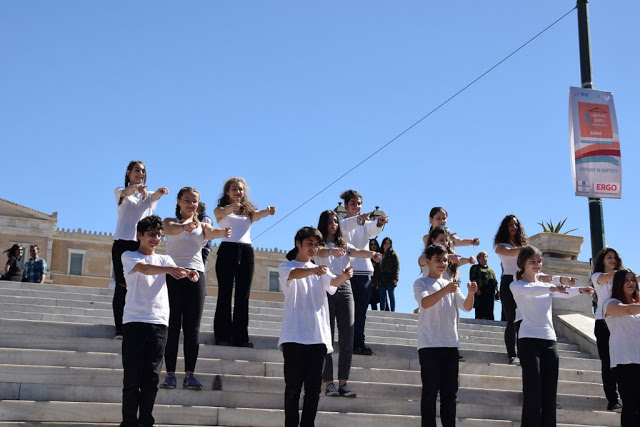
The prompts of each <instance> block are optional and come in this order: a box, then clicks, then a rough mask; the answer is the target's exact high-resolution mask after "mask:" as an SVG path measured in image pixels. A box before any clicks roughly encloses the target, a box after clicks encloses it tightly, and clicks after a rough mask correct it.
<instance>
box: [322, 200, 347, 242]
mask: <svg viewBox="0 0 640 427" xmlns="http://www.w3.org/2000/svg"><path fill="white" fill-rule="evenodd" d="M331 215H333V216H335V217H336V219H337V220H338V229H337V230H336V236H335V241H334V242H333V243H334V244H335V245H336V247H338V248H343V249H346V248H347V242H345V241H344V239H343V238H342V229H341V228H340V219H339V218H338V214H337V213H335V211H332V210H331V209H329V210H326V211H324V212H322V213H321V214H320V218H319V219H318V231H319V232H320V233H321V234H322V236H323V238H322V240H321V241H322V243H323V244H324V245H325V246H326V245H327V243H329V242H327V240H326V239H327V238H328V237H329V218H331Z"/></svg>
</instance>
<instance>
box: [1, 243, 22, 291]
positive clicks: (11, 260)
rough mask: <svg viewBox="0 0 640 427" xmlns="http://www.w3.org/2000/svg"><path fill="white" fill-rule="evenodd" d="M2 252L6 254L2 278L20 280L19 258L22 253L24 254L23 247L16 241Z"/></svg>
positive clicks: (13, 280)
mask: <svg viewBox="0 0 640 427" xmlns="http://www.w3.org/2000/svg"><path fill="white" fill-rule="evenodd" d="M4 253H6V254H7V263H6V264H5V265H4V272H3V276H2V280H10V281H12V282H20V281H22V268H21V267H20V260H21V259H22V255H24V248H23V247H22V246H20V245H19V244H17V243H16V244H14V245H13V246H11V248H9V249H7V250H6V251H4Z"/></svg>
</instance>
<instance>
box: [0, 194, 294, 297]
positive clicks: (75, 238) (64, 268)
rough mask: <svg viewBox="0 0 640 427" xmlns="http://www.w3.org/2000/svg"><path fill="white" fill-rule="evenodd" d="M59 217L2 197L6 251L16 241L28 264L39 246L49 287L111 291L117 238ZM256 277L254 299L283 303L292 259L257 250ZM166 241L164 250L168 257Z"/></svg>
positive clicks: (213, 291)
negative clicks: (65, 225)
mask: <svg viewBox="0 0 640 427" xmlns="http://www.w3.org/2000/svg"><path fill="white" fill-rule="evenodd" d="M57 223H58V213H57V212H53V213H52V214H47V213H44V212H40V211H37V210H35V209H31V208H28V207H26V206H22V205H19V204H16V203H13V202H10V201H8V200H4V199H0V248H1V249H2V250H4V249H8V248H9V247H11V245H13V244H14V243H19V244H21V245H23V246H24V247H25V257H23V259H22V260H21V263H22V264H24V262H25V261H26V259H28V254H29V251H28V247H29V245H33V244H37V245H38V247H39V248H40V256H41V257H42V258H44V259H45V260H46V261H47V264H48V266H49V271H48V272H47V280H46V282H47V283H56V284H62V285H76V286H90V287H107V286H109V283H110V282H111V281H112V271H111V270H112V268H111V245H112V243H113V235H112V234H111V233H106V232H96V231H85V230H81V229H80V228H78V229H77V230H69V229H60V228H57ZM254 250H255V273H254V278H253V286H252V290H251V296H252V298H253V299H258V300H266V301H282V300H283V296H282V293H281V292H280V289H279V282H278V265H279V264H280V263H282V262H284V261H286V258H285V255H286V251H283V250H279V249H277V248H275V249H268V248H254ZM164 251H165V243H164V242H162V243H161V245H160V246H159V248H158V252H159V253H164ZM217 251H218V246H217V245H216V246H214V247H213V248H212V250H211V253H210V254H209V258H208V260H207V266H206V269H207V287H208V289H207V294H208V295H217V291H218V283H217V280H216V274H215V263H216V254H217ZM4 262H6V260H5V261H4Z"/></svg>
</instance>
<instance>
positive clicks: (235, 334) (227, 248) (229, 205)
mask: <svg viewBox="0 0 640 427" xmlns="http://www.w3.org/2000/svg"><path fill="white" fill-rule="evenodd" d="M248 191H249V189H248V188H247V183H246V181H245V180H244V179H243V178H237V177H234V178H229V179H228V180H227V182H225V184H224V187H223V189H222V197H220V199H219V200H218V207H217V208H215V209H214V211H213V214H214V216H215V217H216V221H217V222H218V226H219V227H224V228H227V227H231V229H232V230H233V231H232V233H231V236H230V237H225V238H223V239H222V243H221V244H220V248H218V257H217V259H216V276H217V278H218V302H217V304H216V314H215V318H214V320H213V332H214V335H215V340H216V344H217V345H234V346H237V347H253V343H250V342H249V294H250V292H251V281H252V280H253V270H254V256H253V248H252V247H251V235H250V232H251V224H253V223H254V222H256V221H259V220H261V219H262V218H264V217H266V216H269V215H275V213H276V208H275V206H267V207H266V209H263V210H261V211H259V210H258V209H257V208H256V207H255V206H254V205H253V203H251V200H249V196H248V195H247V193H248ZM234 283H235V289H236V290H235V298H234V307H233V318H232V317H231V293H232V292H233V287H234Z"/></svg>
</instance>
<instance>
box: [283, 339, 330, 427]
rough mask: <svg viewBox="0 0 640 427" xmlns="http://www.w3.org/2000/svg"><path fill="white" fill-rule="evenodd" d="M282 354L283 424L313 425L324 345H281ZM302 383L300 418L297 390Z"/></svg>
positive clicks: (291, 426)
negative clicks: (302, 398)
mask: <svg viewBox="0 0 640 427" xmlns="http://www.w3.org/2000/svg"><path fill="white" fill-rule="evenodd" d="M282 354H283V356H284V383H285V389H284V425H285V427H297V426H298V420H300V425H301V426H303V427H312V426H313V425H314V422H315V419H316V413H317V412H318V401H319V400H320V390H321V387H322V367H323V366H324V358H325V355H326V354H327V347H326V346H325V345H324V344H309V345H305V344H298V343H291V342H289V343H284V344H282ZM303 384H304V403H303V405H302V419H300V415H299V414H298V407H299V402H300V390H302V385H303Z"/></svg>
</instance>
